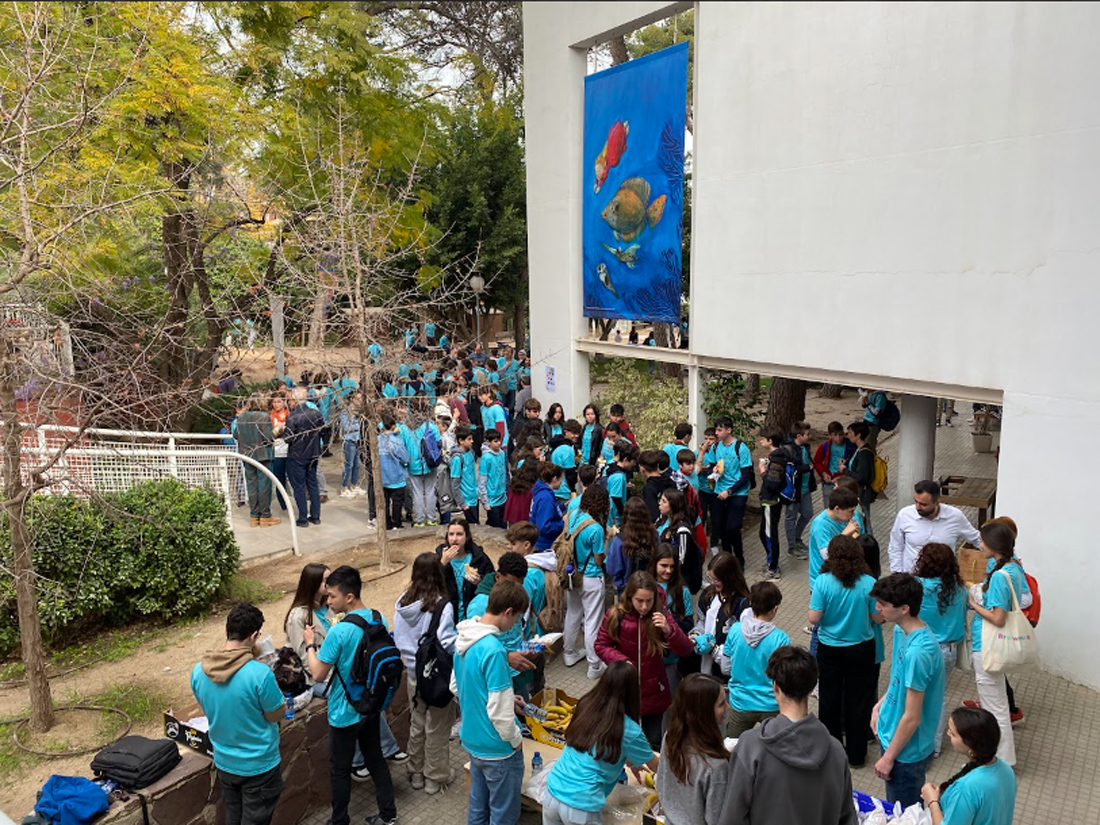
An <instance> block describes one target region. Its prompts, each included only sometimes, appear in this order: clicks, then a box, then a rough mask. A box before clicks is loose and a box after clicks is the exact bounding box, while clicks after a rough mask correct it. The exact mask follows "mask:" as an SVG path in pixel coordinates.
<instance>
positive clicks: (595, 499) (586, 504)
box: [578, 484, 611, 552]
mask: <svg viewBox="0 0 1100 825" xmlns="http://www.w3.org/2000/svg"><path fill="white" fill-rule="evenodd" d="M578 507H579V508H580V510H581V511H582V512H585V513H588V515H590V516H592V518H594V519H595V520H596V524H599V525H600V526H601V527H602V526H603V525H605V524H607V516H608V513H610V512H611V498H610V496H608V494H607V488H606V487H603V486H601V485H599V484H590V485H589V486H588V487H586V488H585V490H584V492H583V493H582V494H581V503H580V504H579V505H578ZM601 552H602V551H601Z"/></svg>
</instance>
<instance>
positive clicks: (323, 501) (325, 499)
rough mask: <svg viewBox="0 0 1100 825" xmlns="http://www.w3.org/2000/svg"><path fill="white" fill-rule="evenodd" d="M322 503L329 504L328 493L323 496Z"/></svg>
mask: <svg viewBox="0 0 1100 825" xmlns="http://www.w3.org/2000/svg"><path fill="white" fill-rule="evenodd" d="M321 503H322V504H328V495H327V494H326V495H323V496H321Z"/></svg>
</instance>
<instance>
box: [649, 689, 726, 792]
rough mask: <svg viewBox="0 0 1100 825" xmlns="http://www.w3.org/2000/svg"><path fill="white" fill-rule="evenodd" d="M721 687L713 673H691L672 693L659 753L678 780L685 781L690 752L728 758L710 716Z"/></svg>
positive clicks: (696, 754) (693, 754)
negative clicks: (663, 744)
mask: <svg viewBox="0 0 1100 825" xmlns="http://www.w3.org/2000/svg"><path fill="white" fill-rule="evenodd" d="M724 690H725V688H724V686H723V685H722V684H721V683H720V682H719V681H718V680H717V679H715V678H714V677H713V676H708V675H706V674H704V673H692V674H691V675H690V676H688V677H686V678H685V679H684V681H682V682H680V686H679V687H678V688H676V693H675V694H673V697H672V707H671V708H670V709H669V712H668V731H667V732H666V733H665V746H664V750H663V751H662V753H661V756H662V757H663V758H664V759H665V760H667V761H668V767H669V768H670V769H671V770H672V775H673V776H675V777H676V779H677V781H678V782H680V783H682V784H687V781H688V775H689V772H690V770H691V758H692V757H693V756H702V757H708V756H709V757H711V758H714V759H728V758H729V754H728V753H727V752H726V748H725V745H724V743H723V741H722V731H721V730H719V728H718V723H717V721H716V720H715V718H714V706H715V705H716V704H718V699H719V697H720V696H721V695H722V692H723V691H724Z"/></svg>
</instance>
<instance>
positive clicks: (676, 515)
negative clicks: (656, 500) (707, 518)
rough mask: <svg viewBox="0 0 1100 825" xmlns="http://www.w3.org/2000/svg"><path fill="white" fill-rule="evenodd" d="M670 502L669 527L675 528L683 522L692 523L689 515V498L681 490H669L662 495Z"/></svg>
mask: <svg viewBox="0 0 1100 825" xmlns="http://www.w3.org/2000/svg"><path fill="white" fill-rule="evenodd" d="M661 495H662V496H664V497H665V501H667V502H668V526H669V527H670V528H675V527H676V525H677V524H679V523H680V522H681V521H691V518H690V516H689V515H688V503H687V496H686V495H684V494H683V493H682V492H680V491H679V490H675V489H668V490H665V491H664V492H663V493H661Z"/></svg>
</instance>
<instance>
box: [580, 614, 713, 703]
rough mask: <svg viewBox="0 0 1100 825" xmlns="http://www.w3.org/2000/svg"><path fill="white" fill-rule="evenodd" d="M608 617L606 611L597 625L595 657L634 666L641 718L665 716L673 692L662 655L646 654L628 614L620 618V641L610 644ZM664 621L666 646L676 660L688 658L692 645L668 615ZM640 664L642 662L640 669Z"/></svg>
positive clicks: (634, 617) (641, 637) (635, 623)
mask: <svg viewBox="0 0 1100 825" xmlns="http://www.w3.org/2000/svg"><path fill="white" fill-rule="evenodd" d="M610 615H611V611H610V610H609V611H608V615H606V616H604V617H603V622H602V623H601V624H600V632H599V634H598V635H597V636H596V655H597V656H599V657H600V659H602V660H603V661H605V662H607V663H608V664H610V663H611V662H617V661H624V662H630V663H631V664H632V665H634V667H635V668H637V669H638V678H639V682H640V687H641V693H642V708H641V712H642V716H651V715H653V714H657V713H664V712H665V711H666V710H668V707H669V705H671V704H672V690H671V688H670V687H669V684H668V675H667V674H666V673H665V662H664V654H663V653H652V654H651V653H648V652H647V651H646V644H645V638H644V635H643V634H640V633H639V632H638V629H639V628H638V615H637V614H636V613H627V614H626V615H625V616H623V619H622V621H621V622H620V623H619V641H618V643H617V644H616V643H615V642H613V641H612V640H611V636H610V635H609V634H608V632H607V624H608V617H609V616H610ZM665 618H666V619H668V626H669V630H670V632H669V634H668V636H666V637H665V644H667V645H668V647H669V649H670V650H671V651H672V652H673V653H675V654H676V655H677V656H690V655H691V653H692V651H693V650H694V648H693V647H692V644H691V641H690V640H689V639H688V637H687V636H686V635H685V634H684V631H683V630H681V629H680V626H679V625H678V624H677V623H676V620H675V619H673V618H672V617H671V616H669V615H668V612H667V611H666V612H665ZM639 660H641V664H640V665H639Z"/></svg>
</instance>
